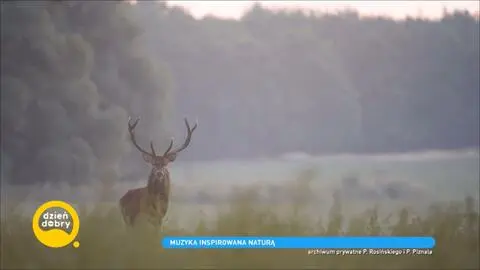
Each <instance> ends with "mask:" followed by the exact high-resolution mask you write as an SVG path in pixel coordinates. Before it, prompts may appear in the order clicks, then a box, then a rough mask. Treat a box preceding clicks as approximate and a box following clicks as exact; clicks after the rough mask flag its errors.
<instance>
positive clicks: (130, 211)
mask: <svg viewBox="0 0 480 270" xmlns="http://www.w3.org/2000/svg"><path fill="white" fill-rule="evenodd" d="M138 121H139V119H136V120H135V122H134V123H133V124H131V119H129V120H128V132H129V133H130V139H131V141H132V143H133V145H134V146H135V147H136V148H137V149H138V150H139V151H140V152H141V153H142V156H143V159H144V160H145V161H146V162H147V163H150V164H151V165H152V166H153V168H152V170H151V172H150V176H149V177H148V183H147V186H146V187H143V188H137V189H132V190H129V191H127V193H125V195H123V197H122V198H121V199H120V209H121V211H122V215H123V219H124V221H125V223H126V224H127V225H128V226H133V225H134V223H135V220H136V219H137V217H138V216H139V214H140V213H142V214H145V216H146V217H147V218H148V221H149V222H150V223H151V224H153V225H154V226H157V225H158V226H160V227H161V225H162V221H163V218H164V217H165V215H166V213H167V210H168V203H169V197H170V173H169V172H168V169H167V165H168V163H170V162H173V161H175V159H176V157H177V154H178V153H179V152H180V151H182V150H184V149H185V148H187V146H188V145H189V144H190V139H191V137H192V133H193V131H194V130H195V129H196V128H197V124H195V125H194V126H193V128H190V125H189V124H188V121H187V119H185V125H186V126H187V137H186V139H185V142H184V143H183V145H182V146H181V147H180V148H178V149H175V150H172V147H173V138H172V140H171V141H170V146H168V149H167V151H165V153H164V154H163V155H161V156H159V155H157V154H156V153H155V149H154V147H153V142H150V149H151V153H149V152H147V151H145V150H143V149H142V148H141V147H140V146H139V145H138V144H137V141H136V140H135V133H134V129H135V127H136V126H137V124H138Z"/></svg>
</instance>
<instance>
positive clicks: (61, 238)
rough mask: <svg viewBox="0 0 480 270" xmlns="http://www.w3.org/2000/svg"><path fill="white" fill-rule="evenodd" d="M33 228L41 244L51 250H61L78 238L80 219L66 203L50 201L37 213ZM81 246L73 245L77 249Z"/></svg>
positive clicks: (34, 217)
mask: <svg viewBox="0 0 480 270" xmlns="http://www.w3.org/2000/svg"><path fill="white" fill-rule="evenodd" d="M32 228H33V233H34V234H35V237H36V238H37V239H38V241H40V243H42V244H44V245H45V246H47V247H50V248H61V247H65V246H67V245H68V244H70V243H71V242H72V241H73V240H75V237H77V235H78V230H79V228H80V219H79V218H78V214H77V211H75V209H74V208H73V207H72V206H71V205H70V204H68V203H66V202H64V201H49V202H46V203H44V204H42V205H40V207H38V209H37V211H35V214H34V215H33V220H32ZM79 245H80V243H79V242H78V241H75V242H74V243H73V246H74V247H76V248H77V247H79Z"/></svg>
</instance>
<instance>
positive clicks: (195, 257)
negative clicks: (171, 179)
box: [1, 179, 479, 269]
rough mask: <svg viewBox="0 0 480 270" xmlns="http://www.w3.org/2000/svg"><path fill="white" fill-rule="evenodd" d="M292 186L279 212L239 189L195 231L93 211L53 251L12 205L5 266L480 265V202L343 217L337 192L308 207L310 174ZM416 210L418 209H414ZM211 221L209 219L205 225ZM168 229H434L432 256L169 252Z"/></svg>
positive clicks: (172, 222) (284, 232)
mask: <svg viewBox="0 0 480 270" xmlns="http://www.w3.org/2000/svg"><path fill="white" fill-rule="evenodd" d="M306 180H307V181H305V179H303V180H302V179H300V180H299V181H297V184H296V185H294V186H291V187H290V189H291V190H290V193H289V194H291V196H292V198H291V203H289V204H288V205H285V206H284V207H283V206H281V208H283V211H282V214H281V215H280V214H279V212H278V211H277V210H278V205H277V208H276V209H273V208H272V205H271V204H265V203H261V202H260V195H259V194H258V191H257V189H256V188H255V187H254V186H252V187H250V188H248V187H246V188H242V189H238V190H237V191H235V193H234V195H233V196H231V197H230V200H229V202H226V203H225V205H224V206H225V207H223V210H218V213H215V215H213V216H212V215H210V216H208V217H207V216H201V215H199V216H198V217H196V220H197V223H196V225H195V226H196V228H194V230H193V231H192V230H185V229H179V228H180V226H178V224H177V223H176V222H177V221H176V218H175V216H181V215H182V213H181V212H178V211H181V210H179V209H180V208H177V210H172V211H173V213H171V214H169V216H170V217H169V220H168V223H167V224H166V225H165V226H164V228H163V231H162V232H156V231H153V230H151V229H149V228H148V227H146V226H144V225H142V224H140V225H139V226H138V227H137V228H135V229H133V230H127V229H126V228H125V227H124V225H123V222H122V220H121V217H120V214H119V211H118V209H117V208H116V207H111V209H110V210H108V212H107V214H105V209H104V208H103V209H96V210H94V211H89V212H88V213H87V211H86V210H85V209H84V208H82V207H80V209H78V210H79V215H80V218H81V227H80V234H79V236H78V241H79V242H80V243H81V244H80V247H79V248H77V249H75V248H73V247H71V246H70V247H67V248H63V249H48V248H46V247H44V246H42V244H40V243H39V242H37V241H36V240H35V239H34V236H33V233H32V229H31V217H28V216H25V215H22V214H18V213H16V212H15V211H14V209H13V208H11V209H6V211H7V213H4V217H5V218H4V219H2V238H1V241H2V254H1V256H2V265H1V268H2V269H126V268H129V269H180V268H182V269H185V268H189V269H201V268H203V269H419V268H423V269H478V268H479V262H478V252H479V246H478V220H479V213H478V207H477V205H478V202H477V199H476V198H473V197H467V198H465V199H464V200H463V201H446V202H439V203H435V204H432V205H431V207H430V208H429V209H428V211H426V212H425V213H424V214H422V215H420V216H419V215H414V214H412V213H414V212H411V211H410V209H411V207H409V205H405V207H404V208H400V209H398V210H397V211H393V212H390V214H385V213H384V212H385V211H384V210H385V209H382V206H381V205H372V207H370V209H365V210H364V211H359V212H358V213H356V214H355V215H352V214H349V215H348V217H347V215H345V214H344V213H345V211H347V210H349V209H346V208H348V206H346V204H345V203H344V202H343V201H342V198H340V197H339V196H336V195H333V196H331V198H329V200H328V201H329V205H330V209H329V211H328V214H327V215H326V217H325V216H322V215H318V216H317V215H315V214H314V212H313V213H312V211H311V209H309V210H306V207H307V202H306V199H305V198H306V197H308V196H306V195H305V194H306V192H308V191H309V190H310V187H309V181H308V179H306ZM415 213H416V212H415ZM207 224H208V225H207ZM162 235H269V236H292V235H293V236H295V235H421V236H423V235H433V236H434V237H435V238H436V243H437V245H436V247H435V249H434V255H431V256H360V255H356V256H311V255H310V256H309V255H307V252H306V251H305V250H163V249H162V248H161V245H160V239H161V237H162Z"/></svg>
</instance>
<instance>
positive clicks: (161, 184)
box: [147, 167, 170, 198]
mask: <svg viewBox="0 0 480 270" xmlns="http://www.w3.org/2000/svg"><path fill="white" fill-rule="evenodd" d="M169 186H170V173H169V172H168V170H167V168H166V167H162V168H153V169H152V171H151V173H150V176H149V178H148V184H147V189H148V192H149V193H150V194H151V195H155V196H161V197H165V198H168V196H169V192H170V190H169Z"/></svg>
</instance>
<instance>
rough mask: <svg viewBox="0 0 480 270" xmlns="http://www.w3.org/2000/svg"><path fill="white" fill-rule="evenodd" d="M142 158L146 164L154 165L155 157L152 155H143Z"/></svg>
mask: <svg viewBox="0 0 480 270" xmlns="http://www.w3.org/2000/svg"><path fill="white" fill-rule="evenodd" d="M142 157H143V160H145V162H147V163H150V164H153V157H152V156H151V155H147V154H145V153H142Z"/></svg>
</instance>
